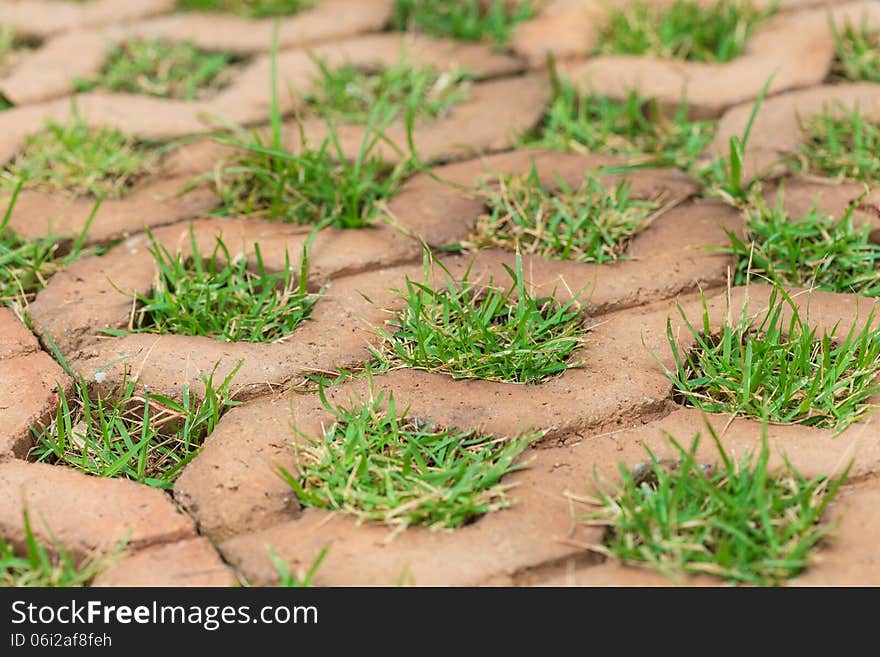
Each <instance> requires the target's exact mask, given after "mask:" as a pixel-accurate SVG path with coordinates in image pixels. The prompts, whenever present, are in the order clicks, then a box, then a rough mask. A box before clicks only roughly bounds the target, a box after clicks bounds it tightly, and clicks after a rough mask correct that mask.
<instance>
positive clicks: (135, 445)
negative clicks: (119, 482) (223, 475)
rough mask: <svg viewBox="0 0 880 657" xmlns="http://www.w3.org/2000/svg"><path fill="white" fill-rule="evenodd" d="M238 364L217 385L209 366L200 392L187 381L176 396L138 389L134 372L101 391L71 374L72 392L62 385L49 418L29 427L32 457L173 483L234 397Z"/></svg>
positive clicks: (165, 485)
mask: <svg viewBox="0 0 880 657" xmlns="http://www.w3.org/2000/svg"><path fill="white" fill-rule="evenodd" d="M239 367H240V364H239ZM237 371H238V367H236V368H235V370H233V372H232V373H231V374H229V376H227V377H226V378H225V379H224V380H223V381H222V382H220V384H219V385H216V384H215V383H214V373H213V372H212V373H211V375H210V376H208V377H207V378H206V379H205V380H204V384H205V394H204V398H202V399H198V398H197V397H196V396H195V395H194V394H193V393H192V391H191V390H190V389H189V387H184V389H183V393H182V397H181V399H180V400H174V399H171V398H170V397H166V396H163V395H158V394H154V393H151V392H145V391H142V390H139V389H138V388H137V386H136V383H135V381H133V380H126V381H124V382H123V383H122V385H121V386H119V388H118V389H117V390H115V391H113V392H110V393H103V392H101V391H100V390H98V389H97V388H91V387H90V386H89V384H88V382H87V381H85V380H84V379H82V378H79V377H76V378H75V379H74V391H73V394H72V395H68V394H66V393H65V392H64V391H63V390H62V391H60V392H59V402H58V412H57V414H56V415H55V417H54V418H52V420H51V421H50V423H49V424H48V425H41V426H38V427H36V428H34V429H32V431H33V434H34V438H35V445H34V447H33V449H32V450H31V454H30V458H31V459H32V460H36V461H43V462H46V463H58V464H64V465H66V466H68V467H70V468H73V469H75V470H79V471H80V472H84V473H86V474H90V475H94V476H97V477H116V478H123V479H130V480H133V481H137V482H139V483H142V484H146V485H148V486H154V487H157V488H163V489H168V490H170V489H171V488H172V486H173V485H174V480H175V479H176V478H177V477H178V475H180V473H181V472H182V470H183V468H184V467H185V466H186V464H187V463H189V462H190V461H192V459H193V458H195V456H196V455H197V454H198V453H199V450H200V449H201V447H202V445H203V444H204V442H205V440H206V439H207V437H208V436H209V435H210V434H211V432H212V431H213V430H214V427H216V426H217V423H218V422H219V421H220V417H221V416H222V415H223V413H225V412H226V410H228V409H229V408H230V407H232V406H234V405H236V402H234V401H232V397H231V393H230V390H229V386H230V383H231V381H232V378H233V376H235V373H236V372H237Z"/></svg>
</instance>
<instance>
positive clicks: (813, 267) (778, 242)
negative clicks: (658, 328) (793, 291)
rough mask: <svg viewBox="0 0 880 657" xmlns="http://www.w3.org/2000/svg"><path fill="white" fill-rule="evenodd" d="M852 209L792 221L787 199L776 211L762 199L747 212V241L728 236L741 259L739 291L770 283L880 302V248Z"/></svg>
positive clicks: (731, 248)
mask: <svg viewBox="0 0 880 657" xmlns="http://www.w3.org/2000/svg"><path fill="white" fill-rule="evenodd" d="M855 208H856V205H855V204H854V205H851V206H850V207H849V209H847V211H846V212H845V213H844V215H843V216H842V217H841V218H840V219H836V218H835V217H832V216H830V215H827V214H823V213H821V212H818V211H817V210H816V209H815V208H813V209H811V210H810V211H809V212H807V213H806V214H805V215H804V216H802V217H800V218H797V219H792V218H791V217H789V216H788V213H787V212H786V211H785V209H784V208H783V194H782V192H780V194H779V195H778V197H777V202H776V206H775V207H771V206H770V205H768V204H767V202H766V201H764V199H763V198H762V197H760V196H757V197H756V198H754V199H753V202H752V205H751V207H750V208H749V209H748V210H747V211H746V225H745V229H746V232H745V236H744V238H740V237H738V236H737V235H736V234H734V233H732V232H728V236H729V237H730V246H729V247H728V248H725V249H724V251H726V252H727V253H730V254H731V255H733V256H734V258H735V259H736V272H735V275H734V281H733V283H734V285H745V284H746V283H748V282H750V281H769V282H771V283H776V284H780V285H788V286H794V287H811V288H817V289H819V290H827V291H829V292H852V293H855V294H862V295H865V296H880V268H878V265H880V245H877V244H874V243H873V242H872V241H871V239H870V233H871V227H870V226H869V225H867V224H865V225H863V226H856V225H855V223H854V221H853V212H854V210H855Z"/></svg>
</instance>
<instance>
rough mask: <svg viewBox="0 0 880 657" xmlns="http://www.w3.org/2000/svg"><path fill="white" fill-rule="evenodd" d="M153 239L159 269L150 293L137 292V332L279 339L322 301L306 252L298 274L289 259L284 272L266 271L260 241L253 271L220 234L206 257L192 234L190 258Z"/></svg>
mask: <svg viewBox="0 0 880 657" xmlns="http://www.w3.org/2000/svg"><path fill="white" fill-rule="evenodd" d="M150 239H151V242H152V244H151V247H150V253H152V255H153V259H154V260H155V262H156V267H157V269H158V274H157V277H156V281H155V282H154V284H153V289H152V291H151V292H150V293H149V294H147V295H141V294H136V295H135V300H136V306H135V310H134V311H133V317H132V321H131V328H132V330H133V331H135V332H146V333H172V334H175V335H201V336H206V337H210V338H215V339H218V340H223V341H226V342H276V341H278V340H280V339H282V338H284V337H285V336H287V335H290V333H292V332H293V331H294V330H295V329H296V327H297V326H299V325H300V324H301V323H302V322H303V321H305V320H306V319H307V318H308V316H309V314H310V313H311V311H312V307H313V306H314V304H315V302H316V301H317V296H316V295H312V294H310V293H309V291H308V290H307V289H306V283H307V276H308V256H307V255H306V253H305V251H304V253H303V257H302V262H301V264H300V269H299V276H298V277H297V276H295V275H294V273H293V270H292V267H291V263H290V259H289V258H288V259H287V260H286V263H285V267H284V269H283V270H282V271H279V272H269V271H267V270H266V267H265V265H264V264H263V257H262V254H261V252H260V248H259V246H258V245H256V244H255V245H254V249H255V252H256V271H252V270H251V269H249V268H248V261H247V258H245V257H244V256H233V255H232V254H231V253H230V251H229V249H228V248H227V246H226V244H224V243H223V240H222V239H221V238H220V237H218V238H217V240H216V243H215V245H214V249H213V250H212V252H211V254H210V255H209V256H207V257H205V256H203V255H202V254H201V253H200V251H199V249H198V245H197V244H196V238H195V235H194V234H192V233H190V244H191V248H192V255H191V256H188V257H184V256H183V255H182V254H180V253H171V252H170V251H169V250H168V249H166V248H165V247H164V246H162V245H161V244H158V243H157V242H156V241H155V240H153V238H152V235H151V236H150Z"/></svg>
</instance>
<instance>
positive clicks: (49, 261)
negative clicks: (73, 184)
mask: <svg viewBox="0 0 880 657" xmlns="http://www.w3.org/2000/svg"><path fill="white" fill-rule="evenodd" d="M20 190H21V184H19V185H17V186H16V187H15V188H14V189H13V192H12V198H11V199H10V201H9V203H8V205H7V207H6V211H5V212H4V215H3V218H2V220H0V304H2V305H4V306H7V307H9V308H11V309H12V310H13V311H14V312H15V314H16V315H17V316H18V317H19V319H21V321H22V322H24V323H25V324H26V325H27V326H28V327H30V326H31V322H30V313H29V310H28V308H29V305H30V302H31V301H33V300H34V298H35V297H36V296H37V293H38V292H39V291H40V290H42V289H43V288H44V287H45V286H46V284H47V283H48V282H49V279H50V278H51V277H52V276H53V275H54V274H55V273H57V272H58V271H60V270H62V269H64V268H65V267H66V266H67V265H69V264H70V263H71V262H73V261H74V260H76V259H77V258H80V257H82V256H84V255H91V254H101V253H104V252H105V251H106V250H107V248H109V247H108V246H100V247H89V248H86V247H84V246H83V244H84V242H85V239H86V235H87V233H88V231H89V227H90V226H91V223H92V219H93V218H94V216H95V213H96V212H97V211H98V208H99V207H100V206H99V204H97V203H96V204H95V207H94V208H93V209H92V214H91V217H90V218H89V220H88V221H87V222H86V225H85V227H84V229H83V230H82V232H81V233H80V234H79V235H78V236H77V237H76V238H75V239H73V240H69V239H67V238H58V237H53V236H46V237H44V238H42V239H39V240H24V239H21V238H20V237H18V236H17V235H16V234H15V233H14V232H13V231H12V230H11V229H10V228H9V222H10V220H11V219H12V212H13V209H14V207H15V203H16V201H17V198H18V194H19V192H20Z"/></svg>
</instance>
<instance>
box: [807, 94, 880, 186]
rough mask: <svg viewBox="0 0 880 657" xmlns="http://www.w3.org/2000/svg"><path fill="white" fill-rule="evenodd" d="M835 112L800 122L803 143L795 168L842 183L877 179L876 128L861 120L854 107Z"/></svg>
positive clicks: (879, 146)
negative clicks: (841, 181) (844, 181)
mask: <svg viewBox="0 0 880 657" xmlns="http://www.w3.org/2000/svg"><path fill="white" fill-rule="evenodd" d="M838 110H839V111H837V112H832V111H829V110H825V111H823V112H820V113H818V114H815V115H813V116H810V117H807V118H805V119H803V120H802V121H801V131H802V134H803V140H802V142H801V145H800V147H799V152H798V154H797V161H796V162H795V163H794V167H795V169H797V170H799V171H800V172H802V173H809V174H814V175H820V176H827V177H830V178H839V179H846V180H860V181H872V180H878V179H880V125H878V124H877V123H872V122H871V121H869V120H867V119H866V118H864V117H863V116H862V115H861V113H860V112H859V109H858V108H857V107H856V108H854V109H847V108H845V107H842V106H841V107H839V108H838Z"/></svg>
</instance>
